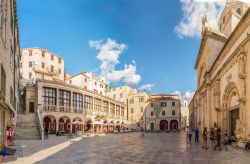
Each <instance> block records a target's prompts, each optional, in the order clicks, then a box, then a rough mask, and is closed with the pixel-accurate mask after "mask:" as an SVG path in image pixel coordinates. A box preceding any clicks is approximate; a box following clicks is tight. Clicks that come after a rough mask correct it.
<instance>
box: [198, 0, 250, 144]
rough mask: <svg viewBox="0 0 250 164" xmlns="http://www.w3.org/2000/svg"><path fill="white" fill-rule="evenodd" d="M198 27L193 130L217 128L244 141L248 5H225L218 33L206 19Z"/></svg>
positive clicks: (248, 95)
mask: <svg viewBox="0 0 250 164" xmlns="http://www.w3.org/2000/svg"><path fill="white" fill-rule="evenodd" d="M208 19H209V18H208ZM202 24H203V26H202V39H201V45H200V51H199V54H198V58H197V61H196V65H195V69H196V71H197V79H198V81H197V91H196V94H195V96H194V98H193V101H194V111H195V123H196V125H195V126H196V127H198V128H200V129H202V128H204V127H208V128H211V127H220V128H222V131H225V130H228V131H229V133H230V135H232V134H233V133H236V135H237V137H238V138H239V139H240V141H244V140H246V139H247V135H248V134H249V133H250V120H249V119H248V118H249V117H250V88H249V80H247V79H248V77H249V76H250V60H249V56H250V9H249V4H246V3H243V2H239V1H228V2H227V4H226V6H225V8H224V10H223V12H222V14H221V17H220V20H219V23H218V25H219V29H220V31H215V30H213V29H211V28H209V27H208V26H207V17H206V16H204V17H203V18H202Z"/></svg>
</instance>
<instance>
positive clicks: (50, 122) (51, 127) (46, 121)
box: [43, 115, 56, 134]
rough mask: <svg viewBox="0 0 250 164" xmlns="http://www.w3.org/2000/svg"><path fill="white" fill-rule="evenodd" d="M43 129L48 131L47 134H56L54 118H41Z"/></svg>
mask: <svg viewBox="0 0 250 164" xmlns="http://www.w3.org/2000/svg"><path fill="white" fill-rule="evenodd" d="M43 127H44V129H46V128H47V129H48V131H49V134H55V133H56V118H55V117H54V116H51V115H49V116H45V117H44V118H43Z"/></svg>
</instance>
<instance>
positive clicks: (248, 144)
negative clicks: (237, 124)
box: [245, 134, 250, 151]
mask: <svg viewBox="0 0 250 164" xmlns="http://www.w3.org/2000/svg"><path fill="white" fill-rule="evenodd" d="M245 149H246V150H247V151H250V134H249V135H248V141H247V143H246V146H245Z"/></svg>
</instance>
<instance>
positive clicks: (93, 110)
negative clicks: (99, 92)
mask: <svg viewBox="0 0 250 164" xmlns="http://www.w3.org/2000/svg"><path fill="white" fill-rule="evenodd" d="M94 112H95V97H93V106H92V115H93V114H94Z"/></svg>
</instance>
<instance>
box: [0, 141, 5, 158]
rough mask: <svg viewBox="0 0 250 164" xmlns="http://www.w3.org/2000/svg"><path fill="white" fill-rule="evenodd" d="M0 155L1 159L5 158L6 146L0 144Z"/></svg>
mask: <svg viewBox="0 0 250 164" xmlns="http://www.w3.org/2000/svg"><path fill="white" fill-rule="evenodd" d="M0 155H2V156H3V158H6V146H5V144H0Z"/></svg>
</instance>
